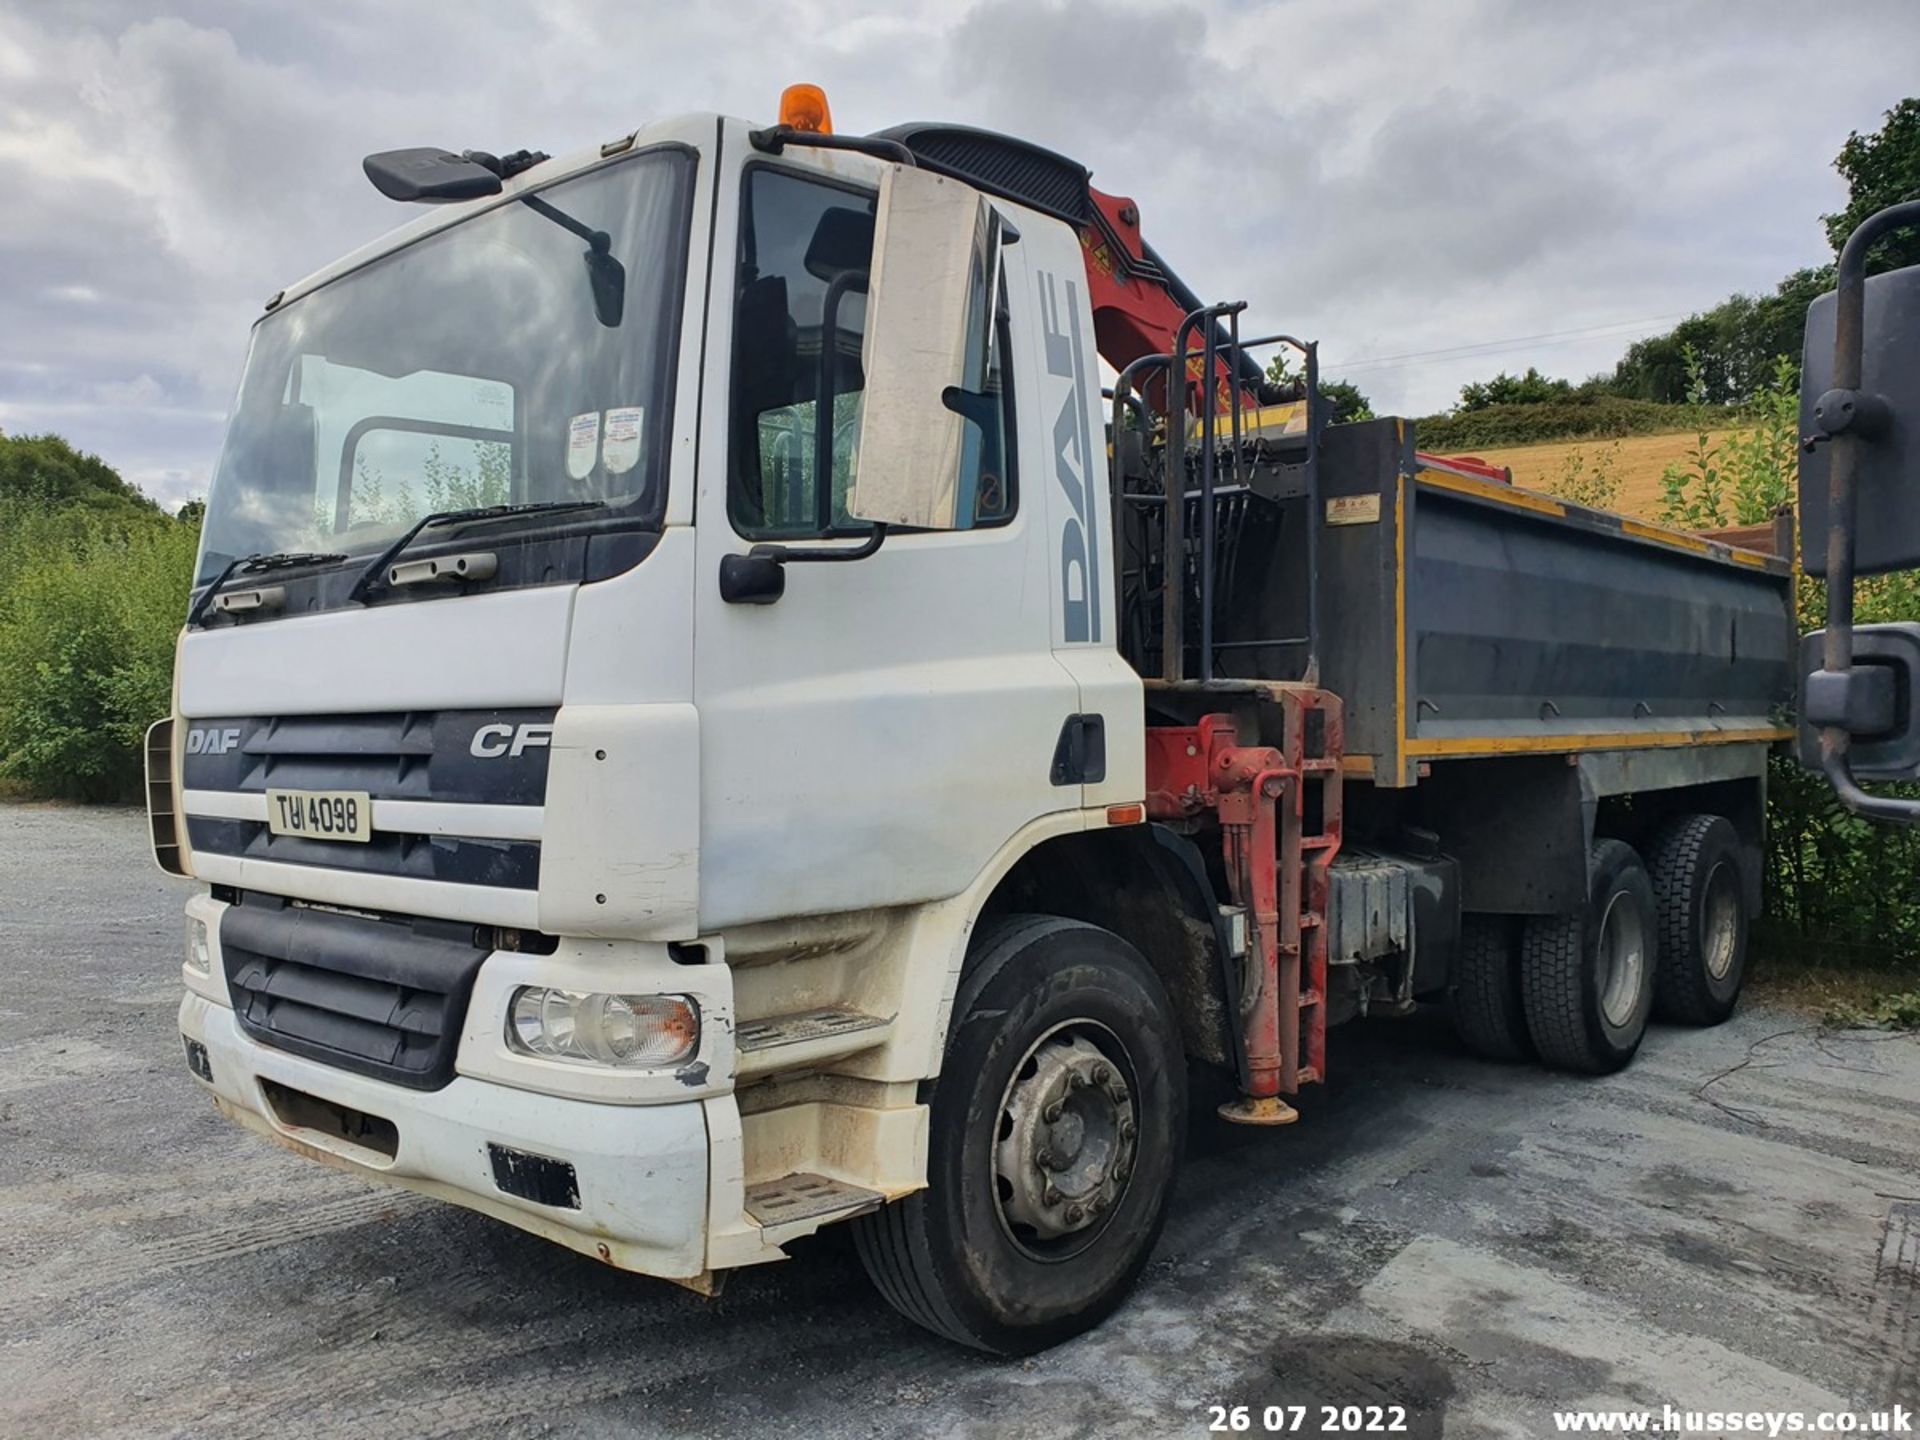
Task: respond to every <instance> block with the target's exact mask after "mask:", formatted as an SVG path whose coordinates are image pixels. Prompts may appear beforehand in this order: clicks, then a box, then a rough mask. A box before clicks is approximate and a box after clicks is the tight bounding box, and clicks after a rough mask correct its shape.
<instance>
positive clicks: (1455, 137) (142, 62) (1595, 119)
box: [0, 0, 1920, 501]
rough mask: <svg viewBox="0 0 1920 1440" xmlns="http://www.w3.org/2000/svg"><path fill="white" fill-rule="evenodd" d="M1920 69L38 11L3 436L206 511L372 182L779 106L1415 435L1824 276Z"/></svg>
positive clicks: (1728, 39) (1184, 40)
mask: <svg viewBox="0 0 1920 1440" xmlns="http://www.w3.org/2000/svg"><path fill="white" fill-rule="evenodd" d="M1916 52H1920V10H1916V9H1915V8H1914V7H1912V6H1911V5H1908V4H1902V3H1896V0H1884V3H1870V4H1861V5H1856V6H1852V7H1849V10H1848V19H1847V23H1846V24H1845V25H1828V26H1823V27H1816V28H1813V29H1809V28H1808V27H1807V26H1806V25H1805V24H1804V23H1803V21H1802V19H1801V15H1800V10H1799V7H1796V6H1793V5H1791V4H1788V3H1786V0H1764V3H1755V4H1750V5H1744V6H1741V7H1739V8H1738V9H1737V10H1731V11H1729V10H1726V9H1723V8H1719V7H1704V6H1703V7H1675V6H1671V5H1668V4H1661V3H1654V0H1625V3H1616V4H1612V5H1608V6H1605V7H1580V6H1566V5H1554V6H1543V5H1538V4H1527V3H1522V0H1458V3H1453V4H1448V5H1424V6H1409V5H1405V4H1403V3H1395V0H1344V3H1333V0H1175V3H1172V4H1160V5H1154V4H1144V3H1128V0H1050V3H1049V0H1039V3H1036V0H976V3H971V4H968V3H959V4H951V3H947V0H941V3H934V0H903V3H896V4H890V5H875V4H869V3H857V0H835V3H831V4H829V3H825V0H779V3H776V0H739V3H736V4H731V5H728V6H696V5H680V6H658V5H655V6H647V5H636V4H634V3H632V0H548V3H534V0H520V3H500V4H494V5H487V6H476V5H471V4H456V3H454V0H429V3H420V4H411V5H406V6H396V5H393V4H391V3H389V0H333V3H330V4H328V5H326V6H306V7H267V6H259V5H255V4H251V3H248V0H180V3H177V4H174V5H172V6H171V7H169V13H168V14H166V15H165V16H163V17H160V18H155V16H154V14H153V8H152V6H151V5H149V4H141V3H135V0H76V3H73V4H66V5H62V6H58V7H53V6H47V7H31V8H28V7H15V8H14V9H13V10H10V11H0V187H3V188H4V192H5V193H6V195H7V196H8V205H7V218H6V221H5V223H4V224H0V275H4V276H5V280H4V283H0V427H5V428H6V429H8V430H10V431H20V430H42V429H52V430H58V431H61V432H63V433H65V434H67V435H69V436H70V437H71V438H72V439H73V440H74V441H75V442H76V443H78V444H80V445H82V446H84V447H86V448H88V449H92V450H95V451H97V452H99V453H100V454H102V455H103V456H105V457H106V458H107V459H108V460H109V461H110V462H111V463H113V464H115V465H116V466H118V467H120V468H121V469H122V471H123V472H124V473H126V474H127V475H129V476H130V477H131V478H133V479H135V481H136V482H137V483H140V484H142V485H143V486H146V487H148V488H150V489H152V490H153V491H154V492H155V493H156V494H160V495H162V496H163V497H164V498H166V499H167V500H169V501H177V500H179V499H181V498H184V497H185V496H187V495H190V494H193V493H196V492H198V491H199V490H201V489H202V488H204V486H205V484H206V477H207V475H208V473H209V471H210V469H211V465H212V462H213V459H214V456H215V453H216V452H217V449H218V445H219V436H220V429H221V415H222V414H223V412H224V410H225V408H226V406H227V404H228V402H229V399H230V397H231V395H232V392H233V388H234V385H235V382H236V380H237V378H238V374H239V369H240V365H241V362H242V359H243V357H244V354H245V347H246V339H247V327H248V326H249V325H250V324H251V323H252V322H253V320H254V319H255V318H257V316H258V315H259V313H260V306H261V302H262V301H263V300H264V299H265V297H266V296H267V295H269V294H271V293H272V292H273V291H275V290H277V289H279V288H281V287H282V286H283V285H285V284H287V283H288V282H289V281H291V280H293V279H296V278H298V277H299V276H300V275H302V274H304V273H306V272H307V271H309V270H311V269H313V268H315V267H317V266H319V265H321V264H323V263H325V262H326V261H328V260H329V259H331V258H332V257H334V256H335V255H338V254H340V253H343V252H345V251H347V250H349V249H351V248H353V247H355V246H357V245H359V244H361V243H363V242H365V241H366V240H367V239H369V238H371V237H373V236H375V235H377V234H379V233H380V232H382V231H383V230H385V229H387V228H388V227H390V226H392V225H393V224H395V223H396V222H397V221H399V220H401V219H404V218H405V216H404V213H403V212H400V211H399V210H397V209H396V207H393V206H391V205H389V204H387V203H386V202H384V201H382V200H381V199H380V198H379V197H378V196H377V195H375V194H374V192H373V191H372V189H371V188H370V187H368V186H367V185H366V183H365V181H364V179H363V178H362V177H361V175H360V173H359V159H360V156H361V155H363V154H365V153H366V152H368V151H371V150H376V149H386V148H391V147H393V146H397V145H406V144H427V143H436V144H450V145H454V146H465V145H475V146H480V147H482V148H491V149H498V150H508V149H514V148H517V147H519V146H521V145H534V146H537V147H539V148H542V149H547V150H550V151H554V152H556V153H558V152H562V151H565V150H568V149H571V148H574V147H576V146H578V145H582V144H589V143H592V142H594V141H596V140H601V139H607V138H611V137H612V136H615V135H619V134H623V133H625V132H626V131H628V130H631V129H632V128H633V127H634V126H635V125H636V124H638V123H641V122H644V121H645V120H647V119H649V118H657V117H660V116H664V115H668V114H673V113H678V112H681V111H686V110H697V109H718V110H723V111H727V112H729V113H735V114H745V115H749V116H753V117H757V118H767V117H768V116H769V113H770V111H771V110H772V108H773V104H774V100H775V98H776V96H777V95H778V93H779V90H780V87H781V86H782V85H784V84H786V83H788V82H789V81H794V80H814V81H817V82H819V83H821V84H823V85H824V86H825V87H826V88H827V90H828V93H829V95H830V97H831V99H832V102H833V106H834V111H835V117H836V120H837V121H838V123H839V125H840V128H842V129H843V130H870V129H878V128H881V127H883V126H886V125H890V124H895V123H898V122H900V121H903V120H909V119H930V120H954V121H960V122H964V123H972V124H978V125H984V126H989V127H992V128H996V129H1001V130H1006V131H1009V132H1011V133H1014V134H1018V135H1022V136H1026V137H1028V138H1031V139H1033V140H1036V141H1038V142H1039V143H1041V144H1045V145H1049V146H1052V147H1054V148H1056V149H1059V150H1062V151H1064V152H1065V153H1067V154H1070V155H1073V156H1075V157H1076V158H1078V159H1080V160H1082V161H1083V162H1084V163H1086V164H1088V165H1089V166H1091V167H1092V169H1093V170H1094V172H1095V177H1096V183H1098V184H1100V185H1101V186H1102V187H1103V188H1105V189H1109V190H1112V191H1115V192H1118V193H1122V194H1127V195H1131V196H1132V197H1133V198H1134V199H1136V200H1137V201H1138V202H1139V204H1140V207H1141V212H1142V216H1143V220H1144V222H1145V225H1146V228H1147V231H1148V233H1149V234H1150V236H1151V237H1152V238H1153V240H1154V243H1155V245H1156V248H1157V249H1158V250H1159V251H1160V252H1161V253H1162V254H1163V255H1164V256H1166V257H1167V258H1168V259H1169V260H1170V261H1171V262H1172V263H1173V264H1175V265H1176V266H1177V267H1178V268H1179V269H1180V271H1181V273H1182V274H1183V276H1184V277H1185V278H1186V279H1187V280H1188V281H1189V282H1190V283H1191V284H1193V285H1194V286H1195V288H1196V289H1198V290H1199V291H1200V292H1201V293H1202V294H1203V295H1205V296H1206V297H1207V298H1210V299H1211V298H1223V299H1224V298H1245V299H1247V300H1249V301H1250V302H1252V311H1251V322H1250V323H1256V324H1258V326H1259V327H1260V328H1261V329H1285V330H1290V331H1293V332H1295V333H1300V334H1309V335H1314V336H1317V337H1319V338H1320V339H1321V341H1322V346H1323V348H1322V353H1323V355H1324V356H1325V357H1326V358H1327V359H1328V361H1329V362H1331V367H1332V369H1333V370H1334V371H1335V373H1339V371H1340V370H1341V369H1342V367H1343V365H1344V366H1346V367H1347V368H1349V369H1350V370H1351V373H1352V375H1353V378H1354V379H1356V380H1358V381H1360V382H1361V383H1362V384H1363V387H1364V388H1366V389H1368V390H1369V391H1370V392H1371V393H1372V394H1373V396H1374V398H1375V401H1376V404H1377V405H1379V406H1382V407H1387V406H1391V407H1396V408H1400V409H1403V410H1406V411H1409V412H1412V413H1420V412H1423V411H1426V410H1430V409H1434V408H1438V407H1441V406H1443V405H1444V404H1445V403H1446V402H1447V401H1448V400H1449V399H1450V398H1451V397H1452V395H1453V394H1454V393H1455V392H1456V391H1457V389H1458V387H1459V385H1460V384H1461V383H1462V382H1463V381H1465V380H1468V379H1473V378H1479V377H1483V376H1485V375H1487V374H1490V373H1491V372H1492V371H1494V370H1496V369H1498V368H1501V367H1502V366H1524V365H1526V364H1529V363H1537V364H1540V365H1541V366H1542V368H1545V369H1548V370H1550V371H1556V372H1559V373H1568V374H1574V375H1579V374H1584V373H1586V372H1588V371H1591V370H1595V369H1601V368H1605V367H1606V366H1608V365H1610V364H1611V362H1612V360H1613V358H1614V357H1616V356H1617V355H1618V354H1619V353H1620V351H1621V350H1622V349H1623V348H1624V345H1625V343H1626V341H1627V340H1628V339H1630V338H1632V336H1633V335H1635V334H1638V333H1647V332H1651V331H1652V330H1655V329H1658V328H1661V326H1662V324H1663V323H1666V317H1673V316H1677V315H1679V314H1683V313H1686V312H1687V311H1690V310H1694V309H1699V308H1702V307H1704V306H1707V305H1710V304H1713V303H1715V302H1716V301H1718V300H1719V299H1721V298H1723V297H1724V296H1725V295H1727V294H1728V293H1731V292H1733V291H1735V290H1757V289H1764V288H1766V287H1768V286H1770V285H1771V284H1772V282H1773V281H1774V280H1776V279H1777V278H1779V277H1780V276H1781V275H1784V274H1785V273H1787V272H1788V271H1790V270H1792V269H1794V268H1796V267H1798V266H1800V265H1803V264H1807V263H1810V262H1814V261H1818V260H1820V259H1821V258H1823V257H1824V255H1825V242H1824V237H1823V236H1822V234H1821V231H1820V228H1819V222H1818V217H1819V215H1820V214H1821V213H1822V212H1823V211H1828V210H1832V209H1835V208H1837V207H1838V206H1839V204H1840V203H1841V202H1842V201H1843V199H1844V190H1843V187H1842V186H1841V184H1840V182H1839V181H1838V179H1837V177H1835V176H1834V175H1833V173H1832V171H1831V169H1830V168H1829V164H1830V161H1831V159H1832V156H1833V154H1834V152H1835V151H1836V150H1837V149H1838V148H1839V146H1840V144H1841V142H1842V141H1843V140H1844V139H1845V138H1846V135H1847V133H1848V131H1850V130H1854V129H1860V130H1870V129H1872V128H1874V127H1875V126H1876V125H1877V124H1878V122H1879V117H1880V113H1881V112H1882V111H1883V110H1884V109H1886V108H1887V107H1888V106H1890V105H1891V104H1893V103H1894V102H1895V101H1897V100H1898V99H1900V98H1901V97H1902V96H1903V95H1904V94H1906V93H1908V91H1909V90H1911V89H1912V88H1913V80H1912V75H1911V66H1910V63H1909V62H1910V59H1911V56H1912V55H1913V54H1915V53H1916ZM1627 322H1634V323H1627ZM1529 336H1530V337H1546V338H1535V339H1529V340H1515V341H1514V342H1513V343H1512V344H1511V345H1509V346H1507V347H1505V348H1502V347H1499V346H1491V347H1490V346H1488V345H1486V344H1484V343H1481V344H1480V345H1479V346H1478V348H1477V349H1469V347H1473V346H1474V345H1475V343H1476V342H1487V341H1501V340H1511V339H1512V338H1513V337H1529ZM1463 350H1465V351H1468V353H1464V354H1463V353H1459V352H1461V351H1463ZM1435 352H1442V353H1435ZM1408 356H1411V357H1413V358H1411V359H1404V358H1400V357H1408Z"/></svg>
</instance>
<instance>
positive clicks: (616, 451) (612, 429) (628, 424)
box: [600, 405, 646, 475]
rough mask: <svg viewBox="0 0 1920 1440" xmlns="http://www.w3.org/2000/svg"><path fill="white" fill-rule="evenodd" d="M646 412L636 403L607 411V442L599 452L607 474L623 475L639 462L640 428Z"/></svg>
mask: <svg viewBox="0 0 1920 1440" xmlns="http://www.w3.org/2000/svg"><path fill="white" fill-rule="evenodd" d="M645 417H646V412H645V411H644V410H642V409H641V408H640V407H639V406H638V405H623V406H620V407H619V408H618V409H614V410H609V411H607V442H606V446H605V448H604V449H603V450H602V451H601V452H600V453H601V458H602V459H603V460H605V461H606V462H607V473H608V474H609V475H624V474H626V473H627V471H629V470H631V469H633V467H634V466H635V465H638V464H639V463H640V430H641V422H642V421H643V420H644V419H645Z"/></svg>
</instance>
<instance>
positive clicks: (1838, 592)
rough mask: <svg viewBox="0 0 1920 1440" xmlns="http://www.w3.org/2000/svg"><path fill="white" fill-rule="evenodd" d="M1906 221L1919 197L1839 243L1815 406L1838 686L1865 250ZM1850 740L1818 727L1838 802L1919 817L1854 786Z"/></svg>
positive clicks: (1913, 221)
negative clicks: (1829, 339)
mask: <svg viewBox="0 0 1920 1440" xmlns="http://www.w3.org/2000/svg"><path fill="white" fill-rule="evenodd" d="M1909 225H1920V200H1909V201H1907V202H1906V203H1904V204H1900V205H1891V206H1889V207H1888V208H1886V209H1885V210H1882V211H1880V212H1879V213H1877V214H1874V215H1869V216H1868V217H1867V218H1866V219H1865V220H1862V221H1861V222H1860V224H1859V226H1858V227H1857V228H1856V229H1855V230H1854V232H1853V234H1851V235H1849V236H1848V237H1847V243H1846V244H1845V245H1844V246H1842V247H1841V250H1840V262H1839V265H1838V267H1837V268H1838V274H1837V276H1836V278H1835V286H1834V290H1835V294H1834V319H1833V388H1832V389H1831V390H1829V391H1828V392H1827V393H1826V394H1825V395H1822V396H1821V397H1820V408H1821V409H1825V408H1827V406H1828V403H1829V401H1832V402H1833V411H1832V413H1831V414H1830V415H1822V416H1820V421H1821V424H1820V429H1821V430H1822V431H1823V432H1824V433H1825V434H1826V435H1827V436H1828V437H1829V438H1830V440H1831V443H1832V445H1833V459H1832V461H1831V463H1830V464H1829V466H1828V470H1827V628H1826V633H1825V635H1824V636H1823V637H1822V640H1821V656H1820V665H1821V670H1822V671H1823V672H1824V673H1827V674H1830V675H1834V676H1838V677H1841V679H1840V683H1841V684H1842V685H1843V686H1844V685H1845V684H1846V683H1847V681H1849V680H1850V679H1851V678H1852V674H1853V538H1854V523H1855V518H1856V516H1857V515H1858V513H1859V487H1858V485H1857V483H1856V472H1857V470H1858V468H1859V460H1860V449H1861V447H1863V446H1865V445H1868V444H1870V443H1872V439H1873V431H1874V429H1875V426H1874V425H1873V423H1872V422H1873V419H1874V415H1875V410H1876V409H1877V408H1878V407H1881V406H1884V403H1885V402H1883V401H1881V400H1880V398H1879V397H1878V396H1862V395H1860V393H1859V392H1860V381H1861V377H1862V374H1863V372H1864V370H1865V362H1866V313H1867V251H1868V250H1869V249H1871V248H1872V246H1873V243H1874V242H1875V241H1876V240H1878V239H1879V238H1880V237H1881V236H1882V235H1883V234H1885V233H1886V232H1887V231H1889V230H1897V229H1901V228H1903V227H1905V226H1909ZM1862 401H1870V402H1872V404H1871V405H1870V406H1869V408H1868V411H1867V412H1866V413H1865V414H1862V413H1861V411H1860V408H1859V407H1860V405H1861V402H1862ZM1816 413H1817V412H1816ZM1862 421H1865V422H1866V423H1864V424H1863V423H1860V422H1862ZM1852 740H1853V736H1852V735H1851V734H1850V733H1849V732H1848V730H1847V729H1846V727H1845V726H1843V725H1832V724H1828V725H1822V726H1821V727H1820V763H1821V769H1823V770H1824V771H1825V772H1826V776H1827V779H1828V780H1829V781H1830V782H1831V783H1832V785H1833V788H1834V792H1835V793H1836V794H1837V795H1838V796H1839V797H1840V803H1841V804H1843V805H1845V806H1846V807H1847V809H1849V810H1851V811H1852V812H1853V813H1854V814H1856V815H1861V816H1864V817H1866V818H1867V819H1870V820H1895V821H1899V822H1901V823H1902V824H1908V825H1911V824H1915V823H1920V801H1917V800H1901V799H1896V798H1894V797H1892V796H1886V795H1870V794H1868V793H1867V792H1866V791H1865V790H1862V789H1861V788H1860V784H1859V782H1858V781H1857V780H1855V779H1854V777H1853V766H1852V763H1851V762H1850V761H1849V760H1848V758H1847V750H1848V748H1849V746H1850V745H1851V743H1852Z"/></svg>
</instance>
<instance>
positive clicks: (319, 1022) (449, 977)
mask: <svg viewBox="0 0 1920 1440" xmlns="http://www.w3.org/2000/svg"><path fill="white" fill-rule="evenodd" d="M474 939H475V936H474V933H473V927H471V926H469V925H460V924H455V923H450V922H444V921H434V920H410V921H401V920H380V919H373V918H370V917H366V916H360V915H344V914H340V913H338V912H336V911H331V910H315V909H311V908H309V907H306V906H300V905H291V904H288V903H286V902H284V901H280V900H276V899H274V898H272V897H269V896H255V895H248V896H247V897H245V901H244V903H243V904H240V905H235V906H232V907H230V908H229V909H228V910H227V911H226V912H225V913H224V914H223V915H222V916H221V919H220V948H221V952H222V956H223V959H224V961H225V966H226V973H227V989H228V990H229V991H230V992H231V994H232V997H233V1008H234V1014H235V1015H236V1016H237V1017H238V1019H239V1021H240V1028H241V1029H242V1030H244V1031H246V1033H247V1034H248V1035H250V1036H252V1037H253V1038H254V1039H255V1040H258V1041H259V1042H260V1043H262V1044H263V1045H271V1046H273V1047H274V1048H275V1049H278V1050H285V1051H286V1052H288V1053H289V1054H292V1055H300V1056H304V1057H305V1058H307V1059H309V1060H317V1061H319V1062H320V1063H322V1064H325V1065H331V1066H334V1067H335V1068H337V1069H341V1070H350V1071H352V1072H354V1073H355V1074H357V1075H367V1076H370V1077H372V1078H373V1079H376V1080H385V1081H388V1082H390V1083H392V1084H395V1085H405V1086H407V1087H409V1088H410V1089H414V1090H438V1089H440V1088H441V1087H442V1086H444V1085H446V1084H447V1082H448V1081H450V1080H452V1079H453V1062H454V1057H455V1054H456V1053H457V1051H458V1050H459V1047H460V1030H461V1026H462V1025H464V1024H465V1022H466V1015H467V1001H468V998H469V997H470V996H471V995H472V994H473V980H474V976H475V975H476V974H478V973H479V970H480V965H481V962H482V961H484V960H485V959H486V958H487V951H486V950H485V949H484V948H482V947H480V946H478V945H475V944H474Z"/></svg>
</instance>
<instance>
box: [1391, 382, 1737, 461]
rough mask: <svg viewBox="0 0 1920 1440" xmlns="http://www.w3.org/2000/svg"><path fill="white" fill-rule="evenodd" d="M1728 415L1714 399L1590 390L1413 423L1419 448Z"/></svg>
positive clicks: (1534, 441)
mask: <svg viewBox="0 0 1920 1440" xmlns="http://www.w3.org/2000/svg"><path fill="white" fill-rule="evenodd" d="M1729 418H1730V417H1729V414H1728V412H1727V411H1726V410H1724V409H1722V408H1721V407H1719V406H1717V405H1657V404H1655V403H1654V402H1652V401H1651V400H1625V399H1622V398H1620V397H1619V396H1617V395H1593V396H1589V397H1587V398H1584V399H1581V398H1576V399H1570V400H1550V401H1543V402H1540V403H1536V404H1506V405H1486V406H1483V407H1482V408H1480V409H1478V410H1462V411H1460V412H1459V413H1458V414H1453V415H1429V416H1427V417H1426V418H1425V419H1423V420H1421V421H1419V422H1418V423H1417V425H1416V427H1415V431H1414V434H1415V436H1416V438H1417V439H1418V441H1419V444H1420V447H1421V448H1422V449H1423V450H1430V451H1442V452H1444V451H1461V450H1494V449H1499V448H1501V447H1503V446H1508V445H1542V444H1546V443H1548V442H1549V441H1554V440H1616V439H1619V438H1621V437H1623V436H1627V435H1663V434H1667V433H1670V432H1672V431H1675V430H1686V429H1691V428H1695V427H1702V426H1704V427H1707V428H1718V427H1720V426H1723V425H1725V424H1727V423H1728V420H1729Z"/></svg>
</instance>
